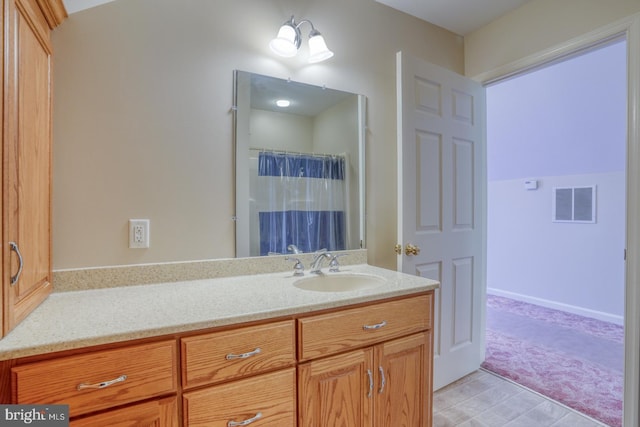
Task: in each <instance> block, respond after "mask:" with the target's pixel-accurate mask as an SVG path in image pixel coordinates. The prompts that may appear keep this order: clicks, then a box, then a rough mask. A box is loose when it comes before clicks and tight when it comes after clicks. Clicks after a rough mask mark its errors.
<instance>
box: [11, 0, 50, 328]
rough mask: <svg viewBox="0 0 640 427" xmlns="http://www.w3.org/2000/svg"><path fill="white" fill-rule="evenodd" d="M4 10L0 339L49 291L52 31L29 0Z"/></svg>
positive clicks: (16, 1)
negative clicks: (0, 308) (0, 309)
mask: <svg viewBox="0 0 640 427" xmlns="http://www.w3.org/2000/svg"><path fill="white" fill-rule="evenodd" d="M5 12H6V15H5V27H6V28H5V31H6V35H7V37H8V40H7V43H5V52H4V57H5V60H6V61H7V62H8V66H5V70H7V71H8V73H7V75H6V76H5V79H6V86H5V87H6V89H7V90H6V92H5V97H4V122H5V127H4V144H3V150H4V158H5V159H6V162H5V163H4V167H5V170H4V186H3V193H4V196H3V199H4V214H5V215H4V221H3V227H4V232H3V239H4V244H3V246H4V247H3V256H4V262H3V265H4V266H8V268H6V269H5V271H4V272H3V283H4V294H3V295H4V304H3V309H4V315H3V328H2V329H3V335H5V334H6V333H8V331H10V330H11V329H13V328H14V327H15V325H17V324H18V323H19V322H20V321H21V320H22V319H23V318H24V317H26V316H27V315H28V314H29V313H30V312H31V311H32V310H33V309H34V308H35V307H36V306H37V305H38V304H40V303H41V302H42V301H43V300H44V299H45V298H46V297H47V296H48V295H49V293H50V292H51V290H52V285H51V237H50V236H51V111H52V110H51V42H50V30H49V27H48V25H47V23H46V20H45V18H44V16H43V15H42V13H41V11H40V9H39V7H38V5H37V3H36V2H35V1H34V0H8V1H7V2H6V9H5ZM10 242H11V243H13V244H14V245H11V244H10ZM10 245H11V246H10Z"/></svg>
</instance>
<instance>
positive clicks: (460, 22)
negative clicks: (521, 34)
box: [375, 0, 529, 36]
mask: <svg viewBox="0 0 640 427" xmlns="http://www.w3.org/2000/svg"><path fill="white" fill-rule="evenodd" d="M375 1H377V2H378V3H382V4H385V5H387V6H390V7H392V8H394V9H397V10H400V11H402V12H405V13H408V14H409V15H413V16H416V17H418V18H420V19H422V20H424V21H427V22H431V23H432V24H435V25H437V26H439V27H442V28H446V29H447V30H449V31H451V32H454V33H456V34H459V35H461V36H465V35H467V34H469V33H471V32H473V31H475V30H477V29H479V28H481V27H483V26H485V25H487V24H488V23H489V22H491V21H493V20H494V19H496V18H499V17H500V16H502V15H504V14H506V13H507V12H510V11H511V10H513V9H517V8H519V7H520V6H522V5H523V4H525V3H526V2H527V1H529V0H375Z"/></svg>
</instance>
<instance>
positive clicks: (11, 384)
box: [0, 265, 438, 427]
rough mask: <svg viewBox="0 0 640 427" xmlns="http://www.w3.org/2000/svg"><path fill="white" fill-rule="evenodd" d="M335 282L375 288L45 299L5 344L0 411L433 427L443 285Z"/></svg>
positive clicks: (82, 422) (256, 283)
mask: <svg viewBox="0 0 640 427" xmlns="http://www.w3.org/2000/svg"><path fill="white" fill-rule="evenodd" d="M343 270H344V271H343V272H342V273H338V274H339V275H346V276H360V277H361V278H362V277H364V278H366V277H374V276H375V277H376V278H377V279H382V282H380V280H378V282H377V283H376V284H375V286H372V287H370V288H366V287H365V288H361V289H358V290H349V291H344V292H336V291H332V292H322V291H310V290H305V289H300V288H299V287H297V286H296V281H297V280H299V279H298V278H295V277H292V274H291V273H290V272H286V273H272V274H263V275H252V276H240V277H231V278H224V279H208V280H197V281H190V282H183V283H168V284H158V285H146V286H131V287H123V288H114V289H102V290H94V291H80V292H67V293H60V294H57V293H54V294H53V295H52V296H51V297H50V299H48V300H47V301H46V302H45V303H44V304H43V305H42V306H41V307H40V308H39V309H38V310H36V311H35V312H34V313H32V315H31V316H29V317H28V318H27V319H26V320H25V322H23V323H22V324H21V325H19V326H18V328H16V330H15V331H14V332H13V333H12V334H10V335H9V336H7V337H6V338H5V339H3V340H1V341H0V358H2V359H4V361H3V362H0V363H1V366H2V376H1V378H2V381H3V383H2V399H3V402H4V403H9V402H11V403H34V402H36V403H39V404H40V403H42V404H46V403H50V404H54V403H58V404H69V408H70V417H71V425H72V426H114V425H156V426H221V427H222V426H246V425H251V424H255V425H258V426H278V427H282V426H305V427H306V426H318V427H320V426H330V425H348V426H397V425H408V426H430V425H431V398H432V359H433V336H432V325H433V303H434V295H433V292H434V290H435V289H436V288H437V287H438V283H437V282H435V281H431V280H428V279H424V278H419V277H415V276H410V275H405V274H402V273H397V272H394V271H389V270H384V269H379V268H376V267H372V266H369V265H354V266H348V267H346V268H344V269H343ZM327 276H328V275H327ZM145 301H146V303H145ZM65 310H66V311H65ZM102 322H106V324H102ZM35 330H38V331H39V333H38V334H36V335H34V334H33V332H34V331H35ZM18 355H19V357H18ZM132 423H133V424H132Z"/></svg>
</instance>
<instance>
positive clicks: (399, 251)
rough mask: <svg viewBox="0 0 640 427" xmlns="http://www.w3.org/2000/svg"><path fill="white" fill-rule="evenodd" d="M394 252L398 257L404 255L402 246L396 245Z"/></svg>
mask: <svg viewBox="0 0 640 427" xmlns="http://www.w3.org/2000/svg"><path fill="white" fill-rule="evenodd" d="M393 250H394V251H395V253H396V254H398V255H402V245H400V244H398V245H396V246H395V247H394V248H393Z"/></svg>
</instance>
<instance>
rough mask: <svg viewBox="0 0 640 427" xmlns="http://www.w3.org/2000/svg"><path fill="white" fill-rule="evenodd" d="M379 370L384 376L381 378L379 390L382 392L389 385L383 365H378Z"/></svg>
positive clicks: (379, 392)
mask: <svg viewBox="0 0 640 427" xmlns="http://www.w3.org/2000/svg"><path fill="white" fill-rule="evenodd" d="M378 371H380V376H381V377H382V379H381V380H380V390H378V394H382V392H383V391H384V386H385V385H387V379H386V378H385V377H384V369H382V366H378Z"/></svg>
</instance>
